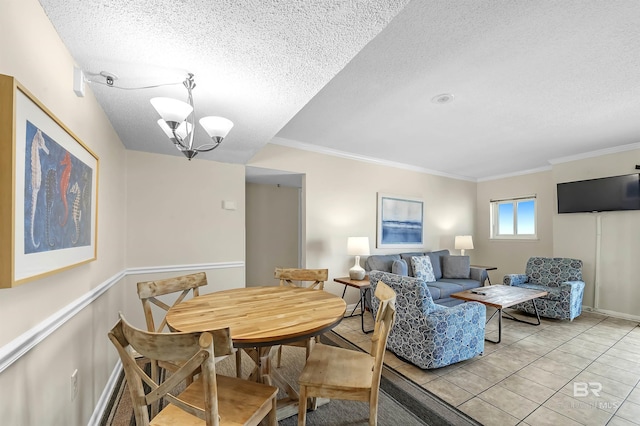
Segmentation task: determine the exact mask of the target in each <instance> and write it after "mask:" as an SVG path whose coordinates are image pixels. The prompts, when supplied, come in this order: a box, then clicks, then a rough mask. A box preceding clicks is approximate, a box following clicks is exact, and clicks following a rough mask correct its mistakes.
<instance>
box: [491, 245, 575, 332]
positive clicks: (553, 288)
mask: <svg viewBox="0 0 640 426" xmlns="http://www.w3.org/2000/svg"><path fill="white" fill-rule="evenodd" d="M504 284H505V285H513V286H517V287H524V288H531V289H534V290H544V291H546V292H548V293H549V294H547V295H546V296H544V297H540V298H538V299H536V301H535V303H536V307H537V308H538V312H539V313H540V316H542V317H546V318H556V319H568V320H572V319H574V318H575V317H577V316H578V315H580V314H581V313H582V296H583V294H584V285H585V284H584V281H583V280H582V261H581V260H579V259H570V258H565V257H532V258H530V259H529V260H528V261H527V266H526V269H525V273H524V274H508V275H505V276H504ZM513 308H514V309H518V310H521V311H524V312H527V313H529V314H535V310H534V308H533V302H532V301H531V300H529V301H527V302H523V303H519V304H517V305H514V306H513Z"/></svg>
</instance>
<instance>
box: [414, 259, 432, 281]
mask: <svg viewBox="0 0 640 426" xmlns="http://www.w3.org/2000/svg"><path fill="white" fill-rule="evenodd" d="M411 267H412V268H413V274H414V275H415V277H416V278H417V279H419V280H422V281H425V282H428V283H431V282H434V281H435V280H436V278H435V276H434V275H433V267H432V266H431V260H430V259H429V258H428V257H427V256H413V257H412V258H411Z"/></svg>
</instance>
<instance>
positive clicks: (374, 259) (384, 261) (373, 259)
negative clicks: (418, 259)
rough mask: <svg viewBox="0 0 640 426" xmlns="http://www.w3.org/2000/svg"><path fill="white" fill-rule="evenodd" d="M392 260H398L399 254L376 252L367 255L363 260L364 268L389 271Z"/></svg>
mask: <svg viewBox="0 0 640 426" xmlns="http://www.w3.org/2000/svg"><path fill="white" fill-rule="evenodd" d="M394 260H400V255H399V254H385V255H382V254H376V255H375V256H369V257H368V258H367V260H366V261H365V262H364V269H365V270H367V271H383V272H391V267H392V265H393V261H394Z"/></svg>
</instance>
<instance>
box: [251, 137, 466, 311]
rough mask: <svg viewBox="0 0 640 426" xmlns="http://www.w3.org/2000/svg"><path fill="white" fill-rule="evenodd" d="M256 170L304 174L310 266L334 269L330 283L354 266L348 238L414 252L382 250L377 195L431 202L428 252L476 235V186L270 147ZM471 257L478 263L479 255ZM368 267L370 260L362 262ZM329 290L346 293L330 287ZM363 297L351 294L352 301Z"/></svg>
mask: <svg viewBox="0 0 640 426" xmlns="http://www.w3.org/2000/svg"><path fill="white" fill-rule="evenodd" d="M248 165H250V166H255V167H264V168H271V169H277V170H285V171H290V172H296V173H304V174H305V179H306V187H305V188H304V197H305V199H306V205H305V209H306V213H305V221H306V246H305V251H306V267H309V268H329V279H330V281H332V280H333V278H335V277H340V276H346V275H347V274H348V272H349V268H351V266H353V257H352V256H348V255H347V237H349V236H368V237H369V241H370V243H371V252H372V253H400V252H402V251H408V250H412V249H377V248H376V210H377V201H376V200H377V199H376V193H377V192H385V193H391V194H397V195H405V196H413V197H420V198H422V199H423V200H424V202H425V244H424V249H425V250H436V249H440V248H448V249H453V240H454V236H455V235H459V234H473V233H474V231H475V223H476V219H475V211H476V206H475V204H476V184H475V183H473V182H467V181H462V180H455V179H449V178H444V177H439V176H433V175H428V174H424V173H417V172H413V171H407V170H402V169H397V168H393V167H387V166H382V165H377V164H371V163H367V162H362V161H355V160H350V159H345V158H339V157H334V156H328V155H323V154H318V153H313V152H307V151H301V150H297V149H292V148H287V147H284V146H280V145H274V144H268V145H266V146H265V148H263V149H262V150H261V151H260V152H259V153H258V154H256V156H254V157H253V158H252V159H251V161H250V162H249V164H248ZM469 254H470V255H471V257H472V261H474V253H473V251H470V252H469ZM362 262H363V264H364V259H363V260H362ZM326 289H327V290H329V291H331V292H333V293H335V294H342V289H343V286H342V285H340V284H337V283H333V282H329V283H328V285H327V287H326ZM356 300H357V292H356V290H354V289H349V291H348V292H347V302H348V303H355V301H356Z"/></svg>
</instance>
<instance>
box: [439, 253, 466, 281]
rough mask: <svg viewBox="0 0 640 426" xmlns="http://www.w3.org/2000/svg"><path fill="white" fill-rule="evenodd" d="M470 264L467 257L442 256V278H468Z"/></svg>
mask: <svg viewBox="0 0 640 426" xmlns="http://www.w3.org/2000/svg"><path fill="white" fill-rule="evenodd" d="M470 263H471V262H470V260H469V256H443V257H442V276H443V277H444V278H469V275H470V273H471V265H470Z"/></svg>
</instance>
